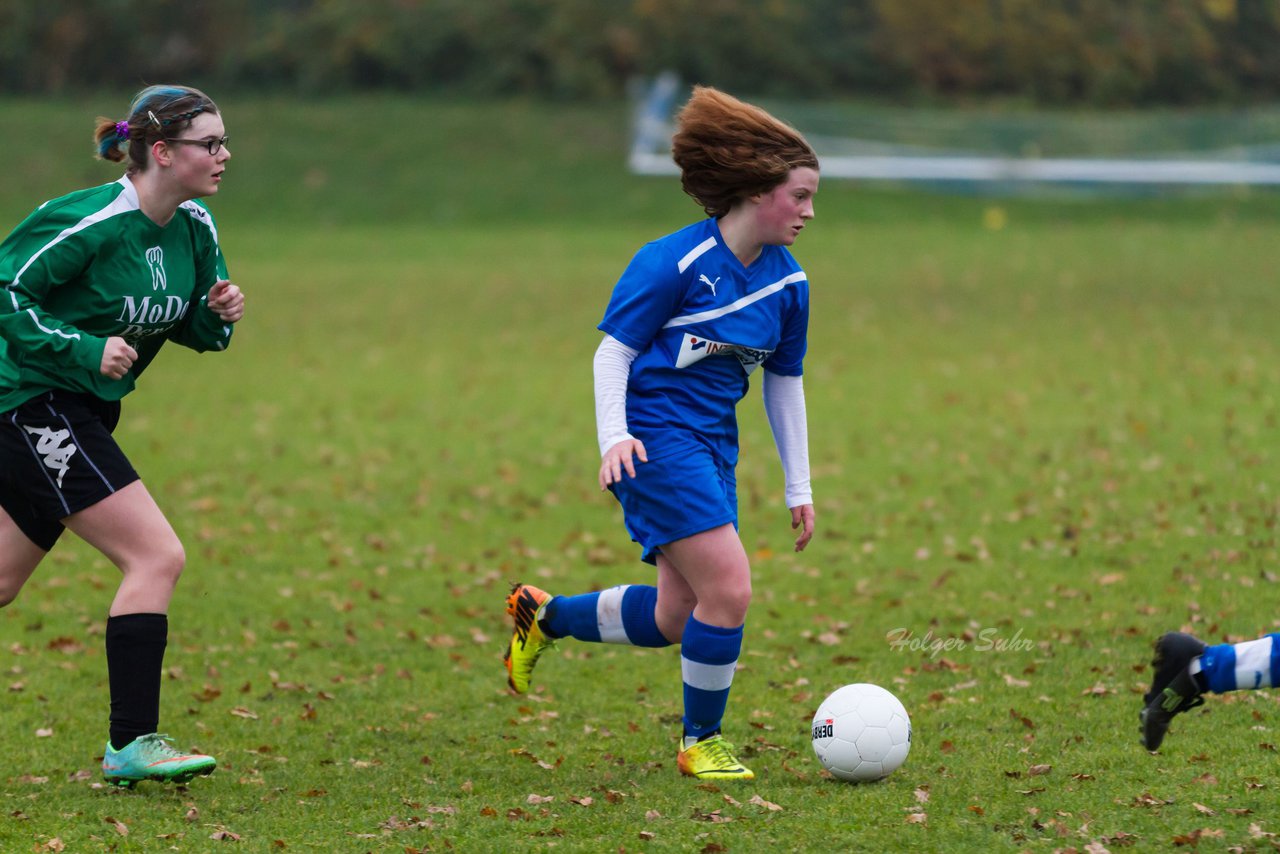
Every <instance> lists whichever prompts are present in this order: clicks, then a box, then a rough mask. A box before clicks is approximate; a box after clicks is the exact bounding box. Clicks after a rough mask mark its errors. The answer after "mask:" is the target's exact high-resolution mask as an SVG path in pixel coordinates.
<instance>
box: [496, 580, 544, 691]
mask: <svg viewBox="0 0 1280 854" xmlns="http://www.w3.org/2000/svg"><path fill="white" fill-rule="evenodd" d="M552 598H553V597H552V595H551V594H550V593H545V592H543V591H541V590H539V589H538V588H536V587H533V586H532V585H529V584H519V583H517V584H515V585H514V586H513V587H512V588H511V593H510V595H508V596H507V613H508V614H510V615H511V617H512V619H514V620H515V624H516V625H515V630H514V631H512V633H511V642H510V643H508V644H507V651H506V653H505V654H504V655H503V656H502V660H503V661H504V662H505V663H506V665H507V684H508V685H510V686H511V690H512V691H515V692H516V693H517V694H525V693H528V691H529V680H530V679H531V678H532V677H533V666H534V665H535V664H537V663H538V658H539V657H540V656H541V655H542V653H544V652H546V651H547V650H548V649H550V648H551V647H553V646H555V641H554V640H552V639H551V638H549V637H547V636H546V635H545V634H543V633H542V628H541V627H540V626H539V625H538V619H539V618H540V617H542V614H543V612H544V611H545V609H546V607H547V603H548V602H550V601H551V600H552Z"/></svg>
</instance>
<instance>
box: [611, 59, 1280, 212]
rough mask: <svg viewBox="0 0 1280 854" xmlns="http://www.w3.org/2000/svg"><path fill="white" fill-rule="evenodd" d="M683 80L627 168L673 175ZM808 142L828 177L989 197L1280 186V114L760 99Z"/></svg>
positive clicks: (648, 109)
mask: <svg viewBox="0 0 1280 854" xmlns="http://www.w3.org/2000/svg"><path fill="white" fill-rule="evenodd" d="M682 94H683V90H682V89H681V88H680V85H679V81H678V80H677V79H676V78H675V77H674V76H673V75H663V76H660V77H658V78H657V79H656V80H655V81H654V82H653V83H652V84H651V85H650V86H649V87H647V88H646V90H645V91H644V92H643V93H642V94H641V95H640V96H639V97H638V98H637V106H636V112H635V122H634V135H633V137H632V148H631V153H630V158H629V163H630V167H631V169H632V171H634V172H636V173H639V174H647V175H674V174H677V171H678V170H677V169H676V166H675V164H674V163H673V162H672V161H671V131H672V127H671V116H672V112H673V109H674V106H675V101H676V98H677V96H678V95H682ZM759 103H760V104H761V106H763V107H765V108H766V109H768V110H769V111H770V112H772V113H773V114H774V115H776V116H778V117H779V118H782V119H784V120H786V121H787V122H789V123H790V124H792V125H793V126H795V127H796V128H797V129H799V130H800V131H801V132H802V133H804V134H805V136H806V138H807V139H808V140H809V142H810V143H811V144H812V145H813V147H814V149H815V150H816V151H817V153H818V156H819V159H820V160H821V161H822V174H823V176H824V177H834V178H861V179H869V180H888V181H927V182H940V183H950V184H953V185H955V186H957V187H961V186H968V187H970V188H977V189H982V190H984V191H1013V192H1016V191H1025V190H1030V189H1035V188H1037V187H1045V186H1058V187H1071V188H1073V189H1086V190H1087V189H1104V188H1105V189H1110V190H1123V189H1125V188H1126V187H1127V188H1134V189H1137V188H1142V187H1147V188H1150V187H1160V186H1162V187H1177V186H1182V187H1187V186H1196V185H1201V186H1203V185H1214V184H1218V185H1222V184H1257V185H1273V184H1280V108H1276V107H1268V108H1254V109H1249V110H1195V111H1174V110H1153V111H1143V112H1137V111H1133V112H1113V113H1097V112H1090V113H1065V112H1062V113H1032V112H1017V113H1007V112H996V111H994V110H980V111H979V110H941V109H915V108H894V107H873V106H854V105H843V104H842V105H817V104H797V103H783V104H771V103H767V102H759Z"/></svg>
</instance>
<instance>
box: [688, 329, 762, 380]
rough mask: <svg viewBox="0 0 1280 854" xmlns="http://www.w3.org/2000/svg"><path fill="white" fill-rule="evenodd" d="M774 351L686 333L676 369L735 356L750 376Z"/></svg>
mask: <svg viewBox="0 0 1280 854" xmlns="http://www.w3.org/2000/svg"><path fill="white" fill-rule="evenodd" d="M772 353H773V351H772V350H760V349H757V348H755V347H743V346H742V345H741V344H725V343H724V342H722V341H712V340H710V339H709V338H699V337H698V336H697V335H690V334H689V333H687V332H686V333H685V335H684V338H682V339H681V340H680V353H679V354H678V355H677V356H676V367H677V368H687V367H689V366H690V365H692V364H694V363H695V362H701V361H702V360H703V359H705V358H707V357H708V356H733V357H735V358H736V359H737V360H738V362H739V363H741V365H742V370H744V371H745V372H747V373H748V374H749V373H751V372H752V371H754V370H755V369H756V368H757V367H759V366H760V365H762V364H764V361H765V359H768V358H769V356H770V355H771V354H772Z"/></svg>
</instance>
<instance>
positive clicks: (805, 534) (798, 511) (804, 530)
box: [791, 504, 813, 552]
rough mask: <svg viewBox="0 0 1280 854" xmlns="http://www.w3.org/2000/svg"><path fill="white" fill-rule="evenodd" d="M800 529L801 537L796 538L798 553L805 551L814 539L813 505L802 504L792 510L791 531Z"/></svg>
mask: <svg viewBox="0 0 1280 854" xmlns="http://www.w3.org/2000/svg"><path fill="white" fill-rule="evenodd" d="M797 528H800V529H801V531H800V536H799V537H797V538H796V551H798V552H802V551H804V547H805V546H807V545H809V540H811V539H813V505H812V504H801V505H800V506H798V507H792V508H791V530H793V531H794V530H795V529H797Z"/></svg>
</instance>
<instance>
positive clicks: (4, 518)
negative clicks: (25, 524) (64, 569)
mask: <svg viewBox="0 0 1280 854" xmlns="http://www.w3.org/2000/svg"><path fill="white" fill-rule="evenodd" d="M48 553H49V552H48V550H47V549H42V548H40V547H39V546H38V545H36V544H35V543H33V542H32V541H31V539H30V538H29V537H28V536H27V535H26V534H25V533H23V532H22V529H20V528H19V527H18V525H17V523H16V522H14V521H13V518H12V517H11V516H10V515H9V514H8V513H6V512H5V510H4V508H3V507H0V608H2V607H4V606H5V605H8V604H9V603H10V602H12V601H13V600H14V599H16V598H18V593H19V591H21V590H22V587H23V585H25V584H26V583H27V579H29V578H30V577H31V574H32V573H33V572H35V571H36V567H37V566H39V565H40V561H41V560H43V559H44V556H45V555H46V554H48Z"/></svg>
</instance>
